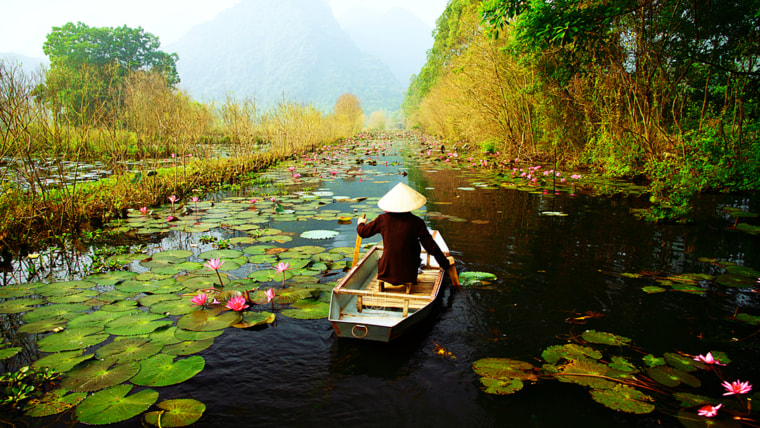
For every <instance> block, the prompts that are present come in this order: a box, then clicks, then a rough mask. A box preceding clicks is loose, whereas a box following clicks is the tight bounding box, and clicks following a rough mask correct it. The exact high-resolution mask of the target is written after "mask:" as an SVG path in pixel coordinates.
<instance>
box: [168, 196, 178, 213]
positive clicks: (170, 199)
mask: <svg viewBox="0 0 760 428" xmlns="http://www.w3.org/2000/svg"><path fill="white" fill-rule="evenodd" d="M177 200H178V199H177V197H176V196H174V195H171V196H169V202H171V203H172V212H174V203H175V202H177Z"/></svg>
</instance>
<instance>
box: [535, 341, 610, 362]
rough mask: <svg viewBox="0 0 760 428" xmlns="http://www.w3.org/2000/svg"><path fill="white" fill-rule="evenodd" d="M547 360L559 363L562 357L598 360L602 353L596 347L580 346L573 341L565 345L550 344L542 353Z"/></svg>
mask: <svg viewBox="0 0 760 428" xmlns="http://www.w3.org/2000/svg"><path fill="white" fill-rule="evenodd" d="M541 357H543V359H544V360H546V362H548V363H549V364H557V363H558V362H559V360H561V359H563V358H564V359H567V360H576V359H587V358H591V359H594V360H598V359H600V358H602V353H601V352H599V351H597V350H596V349H594V348H590V347H588V346H580V345H576V344H573V343H568V344H565V345H554V346H550V347H548V348H546V349H544V351H543V352H542V353H541Z"/></svg>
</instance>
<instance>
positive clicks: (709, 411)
mask: <svg viewBox="0 0 760 428" xmlns="http://www.w3.org/2000/svg"><path fill="white" fill-rule="evenodd" d="M721 406H723V405H722V404H718V405H717V406H711V405H709V404H707V405H705V406H702V407H700V408H699V410H697V414H698V415H699V416H704V417H707V418H711V417H713V416H715V415H717V414H718V409H720V408H721Z"/></svg>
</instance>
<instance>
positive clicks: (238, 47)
mask: <svg viewBox="0 0 760 428" xmlns="http://www.w3.org/2000/svg"><path fill="white" fill-rule="evenodd" d="M165 50H166V51H168V52H177V54H179V58H180V59H179V61H178V63H177V69H178V71H179V74H180V78H181V80H182V82H181V84H180V86H181V87H182V88H184V89H187V90H188V91H189V92H190V94H191V96H193V97H194V98H195V99H197V100H200V101H209V100H213V99H217V100H219V99H223V98H224V96H225V95H226V94H232V95H233V96H235V97H237V98H242V97H254V98H255V99H256V102H257V104H258V105H260V106H263V107H266V106H271V105H274V104H276V103H277V102H280V101H282V100H283V99H285V100H294V101H299V102H305V103H311V104H313V105H314V106H315V107H317V108H319V109H321V110H323V111H331V110H332V108H333V106H334V105H335V102H336V101H337V99H338V97H339V96H340V95H342V94H343V93H346V92H350V93H353V94H354V95H356V96H357V97H358V98H359V100H360V101H361V103H362V108H363V110H364V111H365V112H367V113H369V112H371V111H374V110H390V111H395V110H398V109H399V108H400V104H401V101H402V100H403V93H404V91H405V86H403V85H402V84H401V83H400V82H399V81H398V80H397V79H396V78H395V77H394V76H393V73H391V71H390V69H389V68H388V66H386V65H384V64H383V63H382V62H381V61H380V60H379V59H377V58H375V57H372V56H369V55H368V54H365V53H362V52H361V51H360V50H359V49H358V48H357V47H356V45H355V44H354V43H353V41H352V40H351V38H350V37H349V36H348V35H347V33H346V32H345V31H344V30H343V29H342V28H341V27H340V25H339V24H338V23H337V21H336V20H335V18H334V17H333V14H332V11H331V10H330V8H329V7H328V6H327V4H326V3H325V2H324V1H323V0H278V1H271V0H243V1H242V2H240V3H238V4H237V5H235V6H233V7H231V8H230V9H227V10H225V11H223V12H221V13H219V14H218V15H217V16H216V17H215V18H214V19H212V20H211V21H208V22H206V23H203V24H200V25H197V26H195V27H193V28H192V29H190V31H188V32H187V33H186V34H185V35H184V36H183V37H182V38H181V39H179V40H178V41H177V42H176V43H174V44H172V45H169V46H167V47H166V49H165Z"/></svg>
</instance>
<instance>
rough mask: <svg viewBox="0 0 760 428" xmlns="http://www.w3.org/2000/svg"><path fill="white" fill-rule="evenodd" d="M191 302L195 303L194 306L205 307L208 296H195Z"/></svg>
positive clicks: (204, 294)
mask: <svg viewBox="0 0 760 428" xmlns="http://www.w3.org/2000/svg"><path fill="white" fill-rule="evenodd" d="M190 301H191V302H193V306H203V305H205V304H206V301H208V294H206V293H200V294H198V295H195V296H193V298H192V299H190Z"/></svg>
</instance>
